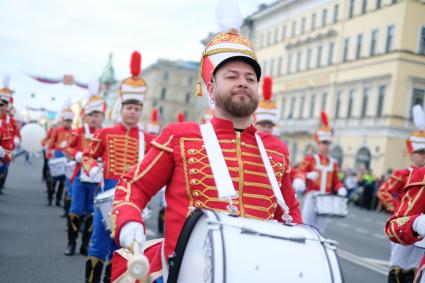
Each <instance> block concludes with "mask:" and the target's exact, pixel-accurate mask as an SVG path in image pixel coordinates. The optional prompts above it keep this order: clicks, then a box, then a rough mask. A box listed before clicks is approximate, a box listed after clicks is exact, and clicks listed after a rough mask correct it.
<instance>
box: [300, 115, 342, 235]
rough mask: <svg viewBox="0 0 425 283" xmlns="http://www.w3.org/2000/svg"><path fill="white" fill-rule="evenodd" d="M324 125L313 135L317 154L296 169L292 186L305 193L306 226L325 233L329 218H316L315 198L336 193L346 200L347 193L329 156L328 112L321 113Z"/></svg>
mask: <svg viewBox="0 0 425 283" xmlns="http://www.w3.org/2000/svg"><path fill="white" fill-rule="evenodd" d="M321 122H322V126H321V127H320V128H319V130H318V131H316V133H315V134H314V139H315V141H316V144H317V154H314V155H308V156H306V157H305V158H304V160H303V161H302V162H301V163H300V165H299V166H298V167H297V173H296V176H295V178H294V180H293V186H294V189H295V190H296V191H297V192H298V193H303V192H305V191H306V194H305V199H304V204H303V208H302V218H303V221H304V223H305V224H308V225H311V226H313V227H316V228H317V230H319V232H321V233H323V232H324V230H325V228H326V217H323V216H318V215H316V203H315V202H314V196H315V195H317V194H319V193H327V194H332V193H333V194H338V195H339V196H343V197H345V196H346V195H347V190H346V189H345V188H344V186H343V184H342V183H341V181H340V180H339V178H338V171H339V168H338V162H337V161H336V160H335V159H333V158H332V157H330V156H329V148H330V145H331V143H332V136H333V131H332V129H331V127H330V125H329V120H328V117H327V115H326V113H325V112H322V113H321Z"/></svg>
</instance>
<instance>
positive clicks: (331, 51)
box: [328, 42, 334, 65]
mask: <svg viewBox="0 0 425 283" xmlns="http://www.w3.org/2000/svg"><path fill="white" fill-rule="evenodd" d="M333 57H334V43H333V42H331V43H329V49H328V65H332V64H333Z"/></svg>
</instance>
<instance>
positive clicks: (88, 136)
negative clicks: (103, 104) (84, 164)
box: [83, 123, 92, 140]
mask: <svg viewBox="0 0 425 283" xmlns="http://www.w3.org/2000/svg"><path fill="white" fill-rule="evenodd" d="M83 125H84V137H85V138H86V139H88V140H91V138H92V135H91V133H90V128H89V125H88V124H87V123H84V124H83Z"/></svg>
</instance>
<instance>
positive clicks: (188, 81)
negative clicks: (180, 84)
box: [187, 76, 194, 86]
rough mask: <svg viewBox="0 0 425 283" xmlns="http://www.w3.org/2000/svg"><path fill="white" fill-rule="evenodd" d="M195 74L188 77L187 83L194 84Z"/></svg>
mask: <svg viewBox="0 0 425 283" xmlns="http://www.w3.org/2000/svg"><path fill="white" fill-rule="evenodd" d="M193 79H194V78H193V76H190V77H189V78H188V79H187V85H190V86H191V85H192V84H193Z"/></svg>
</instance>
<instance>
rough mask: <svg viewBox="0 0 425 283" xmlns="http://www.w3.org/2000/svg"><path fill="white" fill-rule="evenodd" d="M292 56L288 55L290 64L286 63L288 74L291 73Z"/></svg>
mask: <svg viewBox="0 0 425 283" xmlns="http://www.w3.org/2000/svg"><path fill="white" fill-rule="evenodd" d="M291 61H292V54H288V62H287V63H286V73H287V74H290V73H291V63H292V62H291Z"/></svg>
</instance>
